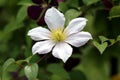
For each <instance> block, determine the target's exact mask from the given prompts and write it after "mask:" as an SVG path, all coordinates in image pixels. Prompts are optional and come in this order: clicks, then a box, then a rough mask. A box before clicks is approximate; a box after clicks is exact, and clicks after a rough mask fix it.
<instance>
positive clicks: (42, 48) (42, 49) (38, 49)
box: [32, 40, 55, 54]
mask: <svg viewBox="0 0 120 80" xmlns="http://www.w3.org/2000/svg"><path fill="white" fill-rule="evenodd" d="M54 45H55V43H54V42H53V41H51V40H46V41H41V42H36V43H35V44H34V45H33V47H32V52H33V54H36V53H38V54H45V53H48V52H50V51H51V50H52V48H53V46H54Z"/></svg>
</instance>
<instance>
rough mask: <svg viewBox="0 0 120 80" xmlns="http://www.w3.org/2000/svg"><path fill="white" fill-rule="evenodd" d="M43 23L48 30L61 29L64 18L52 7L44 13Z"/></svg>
mask: <svg viewBox="0 0 120 80" xmlns="http://www.w3.org/2000/svg"><path fill="white" fill-rule="evenodd" d="M45 22H46V24H47V25H48V27H49V29H50V30H52V29H57V28H63V27H64V23H65V17H64V15H63V14H62V13H61V12H59V11H58V10H57V9H56V8H54V7H52V8H50V9H48V10H47V11H46V13H45Z"/></svg>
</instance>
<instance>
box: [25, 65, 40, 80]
mask: <svg viewBox="0 0 120 80" xmlns="http://www.w3.org/2000/svg"><path fill="white" fill-rule="evenodd" d="M24 72H25V75H26V77H27V78H28V79H29V80H36V77H37V75H38V65H37V64H36V63H34V64H31V65H27V66H25V68H24Z"/></svg>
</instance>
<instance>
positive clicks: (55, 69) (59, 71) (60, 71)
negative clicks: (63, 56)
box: [47, 64, 69, 79]
mask: <svg viewBox="0 0 120 80" xmlns="http://www.w3.org/2000/svg"><path fill="white" fill-rule="evenodd" d="M47 71H49V72H51V73H53V74H56V75H57V76H60V77H61V78H62V79H69V75H68V73H67V71H66V70H65V69H64V68H63V67H62V66H61V65H59V64H50V65H48V67H47Z"/></svg>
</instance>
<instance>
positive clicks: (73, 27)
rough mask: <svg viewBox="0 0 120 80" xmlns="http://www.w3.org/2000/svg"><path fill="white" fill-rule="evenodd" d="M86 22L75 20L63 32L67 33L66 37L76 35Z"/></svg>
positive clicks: (80, 19)
mask: <svg viewBox="0 0 120 80" xmlns="http://www.w3.org/2000/svg"><path fill="white" fill-rule="evenodd" d="M86 22H87V19H85V18H75V19H73V20H72V21H71V22H70V23H69V24H68V26H67V27H66V29H65V31H64V32H65V33H67V34H68V35H71V34H74V33H77V32H79V31H81V30H82V29H83V28H84V26H85V25H86Z"/></svg>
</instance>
